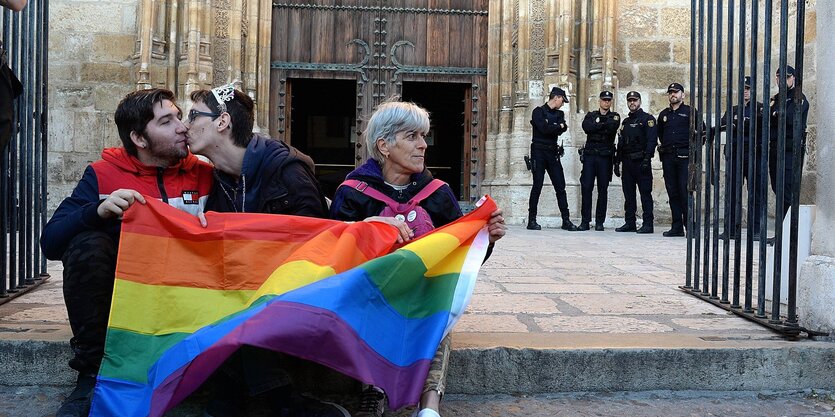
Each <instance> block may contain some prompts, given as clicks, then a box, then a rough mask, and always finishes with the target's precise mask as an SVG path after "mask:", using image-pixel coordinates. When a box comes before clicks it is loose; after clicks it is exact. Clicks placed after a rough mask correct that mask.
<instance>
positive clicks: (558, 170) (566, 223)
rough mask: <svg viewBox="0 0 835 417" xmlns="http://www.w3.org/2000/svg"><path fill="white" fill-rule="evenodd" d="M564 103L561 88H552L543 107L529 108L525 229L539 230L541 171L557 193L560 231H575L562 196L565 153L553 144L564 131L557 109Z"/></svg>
mask: <svg viewBox="0 0 835 417" xmlns="http://www.w3.org/2000/svg"><path fill="white" fill-rule="evenodd" d="M565 103H568V97H567V96H566V95H565V91H564V90H563V89H562V88H559V87H554V88H552V89H551V94H549V95H548V101H547V102H545V104H543V105H541V106H539V107H537V108H535V109H533V114H532V115H531V126H533V130H532V138H531V171H532V172H533V187H532V188H531V196H530V199H529V200H528V229H529V230H540V229H542V227H541V226H540V225H539V224H537V223H536V211H537V206H538V205H539V195H540V194H541V193H542V184H543V182H544V180H545V171H548V176H549V177H550V178H551V183H552V184H554V191H556V193H557V206H558V207H559V209H560V214H561V215H562V229H563V230H568V231H571V232H573V231H576V230H577V226H575V225H574V224H573V223H571V220H570V219H569V215H568V197H567V196H566V194H565V175H564V174H563V171H562V164H561V163H560V158H561V157H562V155H563V153H564V152H565V151H564V149H563V147H562V146H561V145H560V144H559V143H558V142H557V139H558V138H559V136H560V135H561V134H563V133H565V131H566V130H568V125H567V124H566V123H565V114H564V113H563V112H562V110H560V107H562V105H563V104H565Z"/></svg>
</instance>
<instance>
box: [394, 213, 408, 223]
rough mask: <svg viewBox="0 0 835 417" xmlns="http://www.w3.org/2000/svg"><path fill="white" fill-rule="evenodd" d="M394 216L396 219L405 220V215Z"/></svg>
mask: <svg viewBox="0 0 835 417" xmlns="http://www.w3.org/2000/svg"><path fill="white" fill-rule="evenodd" d="M394 218H395V219H397V220H400V221H401V222H405V221H406V217H404V216H403V215H402V214H398V215H396V216H394Z"/></svg>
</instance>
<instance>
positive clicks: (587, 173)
mask: <svg viewBox="0 0 835 417" xmlns="http://www.w3.org/2000/svg"><path fill="white" fill-rule="evenodd" d="M611 174H612V157H611V156H601V155H585V156H583V170H582V171H581V172H580V188H581V193H582V204H581V206H580V207H581V208H580V214H581V215H582V216H583V219H582V221H583V223H590V222H591V194H592V190H594V183H595V181H596V182H597V205H596V206H595V207H597V209H596V210H595V212H594V221H595V223H596V224H603V223H604V222H605V221H606V205H607V203H608V200H609V179H610V178H611V177H610V176H611Z"/></svg>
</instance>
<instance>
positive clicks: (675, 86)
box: [667, 83, 684, 93]
mask: <svg viewBox="0 0 835 417" xmlns="http://www.w3.org/2000/svg"><path fill="white" fill-rule="evenodd" d="M674 91H675V92H679V91H684V86H682V85H681V84H679V83H672V84H670V86H669V87H667V92H668V93H672V92H674Z"/></svg>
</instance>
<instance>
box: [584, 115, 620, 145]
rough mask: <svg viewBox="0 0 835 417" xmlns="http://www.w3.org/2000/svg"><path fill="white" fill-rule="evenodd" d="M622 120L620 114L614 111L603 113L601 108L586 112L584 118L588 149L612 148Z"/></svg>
mask: <svg viewBox="0 0 835 417" xmlns="http://www.w3.org/2000/svg"><path fill="white" fill-rule="evenodd" d="M620 121H621V120H620V115H619V114H617V113H616V112H613V111H609V112H607V113H606V114H601V113H600V110H595V111H592V112H588V113H586V117H585V118H584V119H583V131H584V132H586V135H587V137H586V149H607V150H608V149H612V148H613V147H614V146H615V135H616V134H617V133H618V129H619V128H620Z"/></svg>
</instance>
